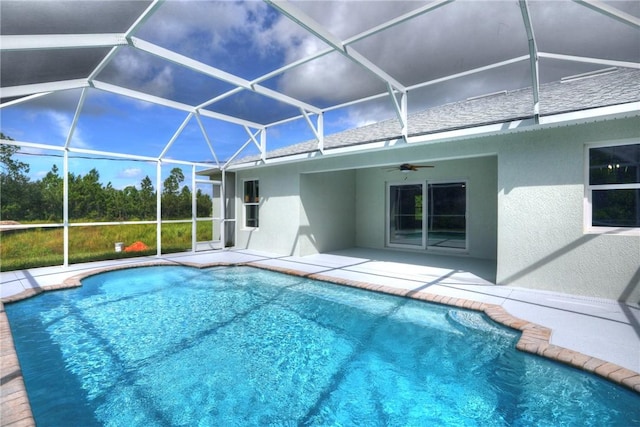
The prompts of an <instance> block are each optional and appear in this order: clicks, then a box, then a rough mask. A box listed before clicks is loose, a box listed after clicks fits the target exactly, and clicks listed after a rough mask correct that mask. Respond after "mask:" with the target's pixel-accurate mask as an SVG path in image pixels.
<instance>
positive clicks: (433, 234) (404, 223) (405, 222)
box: [386, 181, 467, 250]
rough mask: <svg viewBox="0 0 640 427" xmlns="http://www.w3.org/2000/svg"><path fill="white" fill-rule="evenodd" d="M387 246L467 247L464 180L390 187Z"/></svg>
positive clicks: (388, 192)
mask: <svg viewBox="0 0 640 427" xmlns="http://www.w3.org/2000/svg"><path fill="white" fill-rule="evenodd" d="M387 206H388V211H387V233H386V235H387V241H386V244H387V246H390V247H412V248H421V249H425V248H446V249H453V250H466V249H467V185H466V182H464V181H455V182H436V183H402V184H389V185H388V186H387Z"/></svg>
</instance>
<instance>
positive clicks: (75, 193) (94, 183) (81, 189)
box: [69, 168, 106, 220]
mask: <svg viewBox="0 0 640 427" xmlns="http://www.w3.org/2000/svg"><path fill="white" fill-rule="evenodd" d="M105 214H106V212H105V191H103V187H102V184H100V174H99V173H98V171H97V170H96V169H95V168H94V169H91V170H90V171H89V173H87V174H86V175H84V176H82V175H74V174H73V173H69V217H70V218H73V219H87V220H98V219H102V218H103V217H104V215H105Z"/></svg>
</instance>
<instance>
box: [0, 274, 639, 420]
mask: <svg viewBox="0 0 640 427" xmlns="http://www.w3.org/2000/svg"><path fill="white" fill-rule="evenodd" d="M6 311H7V314H8V316H9V320H10V323H11V328H12V331H13V334H14V338H15V341H16V348H17V351H18V355H19V358H20V362H21V365H22V369H23V374H24V378H25V382H26V386H27V391H28V393H29V397H30V400H31V404H32V409H33V412H34V416H35V418H36V422H37V424H38V426H40V427H42V426H83V427H85V426H92V425H108V426H127V427H129V426H145V427H146V426H267V425H272V426H276V425H277V426H284V425H286V426H289V425H314V426H316V425H321V426H327V425H331V426H427V425H429V426H430V425H436V426H437V425H447V426H456V425H460V426H473V425H478V426H531V425H543V426H559V425H564V426H574V425H575V426H587V425H598V426H603V425H607V426H627V425H633V424H640V397H639V396H638V395H637V394H634V393H632V392H631V391H629V390H626V389H624V388H622V387H619V386H616V385H614V384H611V383H609V382H607V381H604V380H602V379H600V378H598V377H595V376H592V375H589V374H585V373H583V372H581V371H577V370H574V369H571V368H568V367H565V366H562V365H559V364H556V363H554V362H550V361H548V360H545V359H542V358H539V357H536V356H532V355H529V354H525V353H521V352H518V351H516V350H515V348H514V346H515V343H516V341H517V339H518V334H516V333H515V332H513V331H511V330H508V329H506V328H503V327H501V326H498V325H496V324H494V323H492V322H490V321H487V320H486V319H485V317H484V316H483V315H482V314H479V313H476V312H471V311H465V310H459V309H455V308H451V307H446V306H439V305H434V304H427V303H424V302H420V301H414V300H410V299H406V298H400V297H394V296H388V295H381V294H376V293H372V292H367V291H363V290H359V289H352V288H346V287H341V286H337V285H332V284H327V283H322V282H317V281H312V280H308V279H304V278H299V277H294V276H287V275H282V274H278V273H274V272H269V271H264V270H260V269H253V268H249V267H217V268H211V269H204V270H198V269H192V268H188V267H146V268H141V269H132V270H121V271H117V272H111V273H105V274H100V275H97V276H92V277H90V278H87V279H85V280H83V287H82V288H77V289H73V290H67V291H59V292H49V293H45V294H42V295H40V296H38V297H35V298H32V299H29V300H25V301H22V302H19V303H15V304H10V305H7V306H6Z"/></svg>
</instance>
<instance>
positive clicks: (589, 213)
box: [583, 139, 640, 236]
mask: <svg viewBox="0 0 640 427" xmlns="http://www.w3.org/2000/svg"><path fill="white" fill-rule="evenodd" d="M635 144H640V140H638V139H624V140H617V141H606V142H598V143H589V144H585V148H584V199H583V210H584V215H583V217H584V233H585V234H618V235H626V236H640V227H607V226H599V225H593V205H592V200H593V192H594V191H597V190H640V182H638V183H631V184H591V183H590V170H591V163H590V156H589V152H590V150H591V149H593V148H602V147H616V146H622V145H635Z"/></svg>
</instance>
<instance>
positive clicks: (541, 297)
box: [0, 248, 640, 426]
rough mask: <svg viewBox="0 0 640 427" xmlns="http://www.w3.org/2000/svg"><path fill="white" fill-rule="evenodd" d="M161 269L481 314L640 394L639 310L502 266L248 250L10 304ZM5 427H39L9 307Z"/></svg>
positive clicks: (178, 260) (3, 288)
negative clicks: (523, 280)
mask: <svg viewBox="0 0 640 427" xmlns="http://www.w3.org/2000/svg"><path fill="white" fill-rule="evenodd" d="M157 263H168V264H182V265H193V266H199V267H202V266H210V265H218V264H220V265H233V264H245V265H254V266H257V267H262V268H268V269H274V270H278V271H283V272H287V273H291V274H298V275H301V276H307V277H311V278H316V279H322V280H328V281H331V282H334V283H338V284H342V285H349V286H358V287H362V288H365V289H370V290H375V291H379V292H387V293H392V294H396V295H402V296H408V297H412V298H417V299H422V300H425V301H432V302H436V303H441V304H448V305H452V306H458V307H465V308H469V309H474V310H480V311H484V312H485V313H486V314H487V315H488V316H489V317H491V318H492V319H493V320H495V321H497V322H500V323H502V324H505V325H507V326H510V327H512V328H514V329H518V330H520V331H522V338H521V339H520V341H519V342H518V345H517V347H518V349H520V350H523V351H528V352H530V353H534V354H539V355H542V356H545V357H548V358H551V359H554V360H557V361H560V362H562V363H565V364H569V365H572V366H575V367H578V368H581V369H584V370H587V371H590V372H594V373H596V374H597V375H600V376H602V377H605V378H608V379H610V380H611V381H614V382H616V383H618V384H621V385H623V386H625V387H627V388H629V389H631V390H635V391H636V392H638V393H640V374H639V373H640V307H637V306H630V305H626V304H622V303H620V302H617V301H613V300H605V299H600V298H588V297H579V296H573V295H566V294H559V293H553V292H544V291H537V290H531V289H525V288H518V287H514V286H497V285H495V284H494V283H493V281H494V278H495V264H493V263H491V262H487V261H483V260H478V259H470V258H463V257H446V256H433V255H432V256H425V255H424V254H414V253H406V252H391V251H383V250H371V249H358V248H354V249H349V250H343V251H337V252H332V253H327V254H317V255H312V256H305V257H292V256H280V255H274V254H268V253H261V252H255V251H248V250H225V251H210V252H198V253H192V252H189V253H180V254H172V255H166V256H162V257H141V258H130V259H124V260H117V261H101V262H92V263H84V264H75V265H71V266H69V267H44V268H37V269H30V270H24V271H15V272H4V273H0V298H1V300H2V302H3V303H9V302H12V301H16V300H19V299H23V298H26V297H29V296H32V295H36V294H38V293H40V292H42V291H45V290H54V289H60V288H67V287H73V286H77V285H78V284H79V279H80V278H82V277H83V276H86V275H90V274H94V272H96V271H98V270H110V269H114V268H126V267H128V266H140V265H151V264H157ZM0 333H1V336H0V379H1V381H0V383H1V385H2V387H1V388H2V389H1V392H0V398H1V401H0V403H1V406H0V425H2V426H8V425H12V426H27V425H35V424H34V421H33V418H32V415H31V409H30V406H29V401H28V397H27V394H26V392H25V389H24V382H23V379H22V373H21V370H20V365H19V362H18V359H17V357H16V354H15V350H14V346H13V338H12V336H11V331H10V329H9V324H8V321H7V317H6V313H5V312H4V306H3V305H1V304H0Z"/></svg>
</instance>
